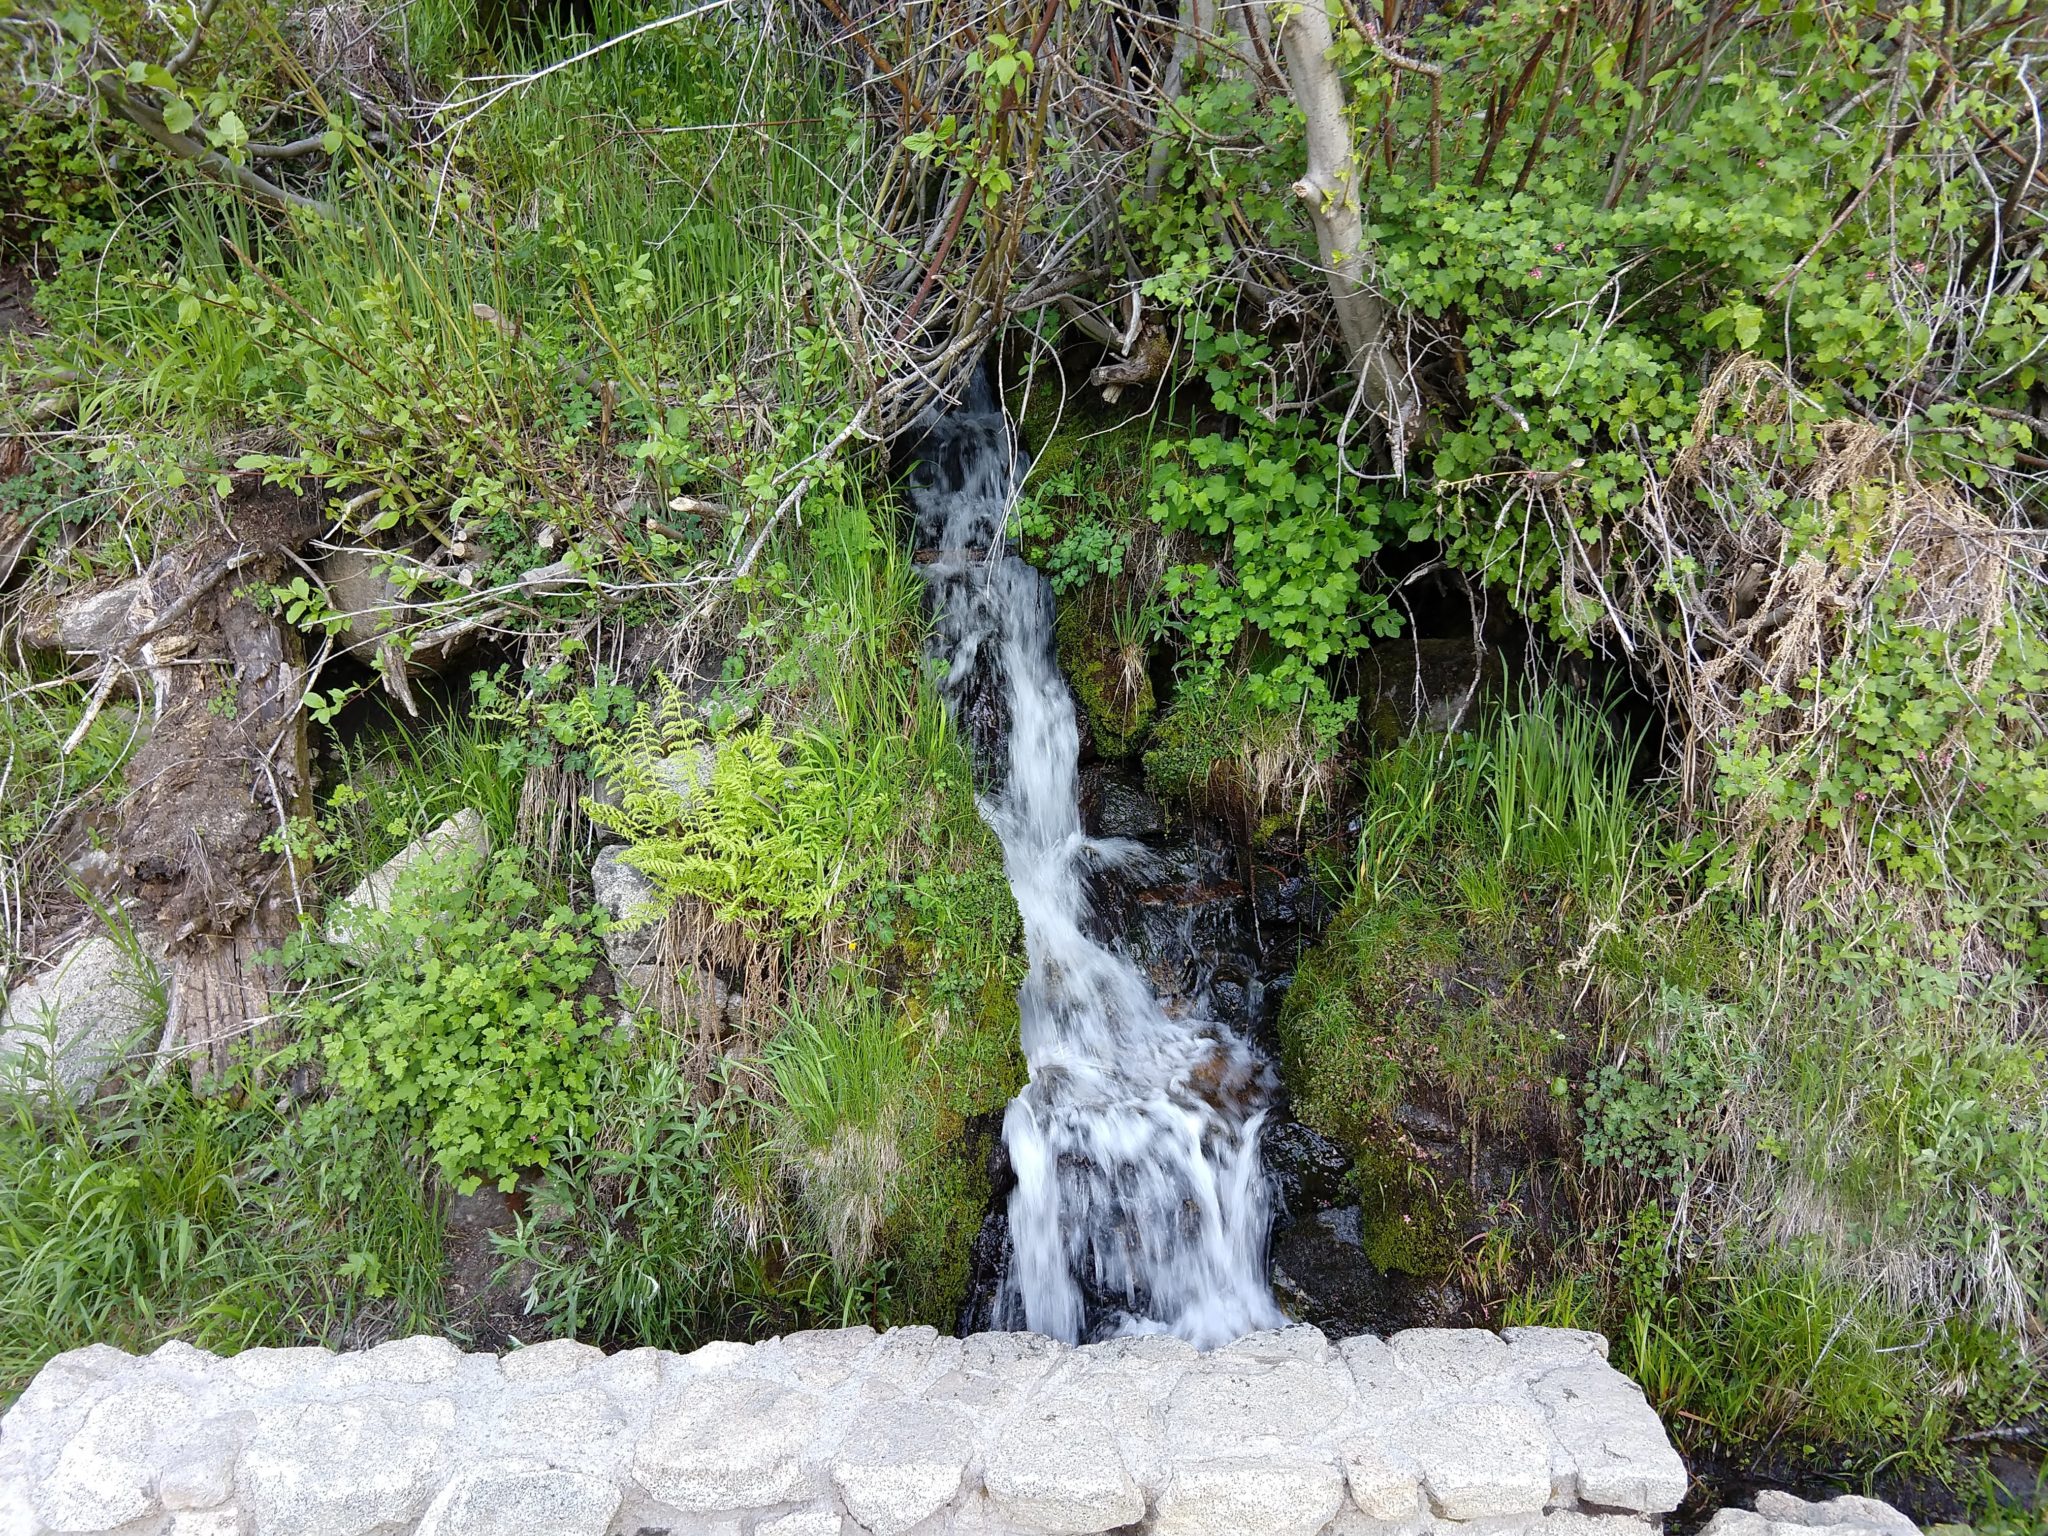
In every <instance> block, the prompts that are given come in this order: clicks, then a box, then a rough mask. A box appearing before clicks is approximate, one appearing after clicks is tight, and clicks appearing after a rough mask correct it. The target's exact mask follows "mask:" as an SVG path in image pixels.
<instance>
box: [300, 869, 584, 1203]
mask: <svg viewBox="0 0 2048 1536" xmlns="http://www.w3.org/2000/svg"><path fill="white" fill-rule="evenodd" d="M458 862H459V861H458ZM464 873H466V871H465V872H464ZM449 894H450V893H449V891H448V889H447V885H446V881H445V877H442V876H441V875H440V872H438V871H433V870H429V869H426V868H424V867H423V868H421V869H420V870H418V871H416V872H415V873H413V874H411V875H409V876H408V877H406V878H403V879H401V881H400V883H399V887H398V890H397V891H396V892H395V893H394V895H393V898H392V905H391V909H390V911H389V912H388V913H387V914H383V915H381V917H378V918H373V917H370V916H367V915H358V914H351V916H350V921H349V934H348V938H347V941H346V942H345V943H344V944H342V945H340V946H331V945H326V944H317V943H310V942H309V943H308V944H306V945H305V946H304V947H303V948H302V951H301V955H300V964H301V969H302V971H303V972H304V974H306V975H307V976H308V977H309V978H311V979H314V980H319V979H323V978H326V977H331V976H333V975H335V974H336V973H337V972H343V973H345V972H346V971H347V969H348V968H349V967H350V965H351V963H352V961H354V960H355V959H356V958H357V957H358V955H359V954H360V946H363V945H365V944H371V945H374V946H375V952H374V955H373V957H372V958H371V960H370V962H369V963H368V965H367V966H366V967H365V969H364V974H363V975H362V976H361V978H360V979H359V980H358V981H356V982H355V983H354V984H353V985H349V986H345V987H343V988H342V989H340V990H337V991H333V992H323V993H314V994H311V995H310V996H309V997H308V999H307V1001H306V1002H305V1004H304V1006H303V1008H302V1018H303V1021H304V1028H305V1030H306V1031H307V1033H308V1036H309V1038H310V1039H311V1040H314V1041H317V1045H318V1051H319V1055H320V1059H321V1060H322V1061H323V1062H324V1064H325V1065H326V1068H327V1072H328V1075H329V1082H330V1083H331V1085H332V1087H333V1090H334V1091H335V1092H336V1093H337V1094H339V1095H340V1096H341V1097H342V1098H344V1099H346V1100H348V1101H349V1102H350V1103H351V1104H353V1105H355V1106H357V1107H359V1108H360V1109H361V1110H362V1111H363V1112H364V1113H366V1114H368V1115H370V1116H372V1117H374V1118H376V1119H379V1120H381V1121H383V1122H385V1123H387V1124H389V1125H390V1126H391V1127H392V1128H393V1129H394V1130H395V1131H397V1132H398V1133H400V1134H403V1135H407V1136H414V1137H418V1138H419V1139H420V1140H421V1142H422V1143H423V1144H424V1146H425V1148H426V1150H427V1152H428V1155H429V1156H430V1157H431V1158H432V1159H433V1161H434V1163H435V1164H436V1166H438V1167H439V1168H440V1170H441V1172H442V1174H443V1175H444V1176H445V1177H447V1178H448V1179H449V1180H450V1181H452V1182H454V1183H456V1184H457V1185H458V1186H459V1187H460V1188H462V1189H465V1190H472V1189H475V1188H476V1187H477V1185H478V1184H479V1183H481V1182H482V1181H483V1180H485V1179H490V1180H494V1181H496V1182H497V1184H498V1185H499V1187H500V1188H503V1189H510V1188H511V1187H512V1185H513V1183H514V1182H515V1181H516V1180H517V1178H518V1177H519V1175H520V1174H521V1173H522V1172H523V1171H525V1170H528V1169H533V1168H540V1167H545V1166H546V1165H547V1162H548V1159H549V1157H550V1155H551V1152H552V1149H553V1147H554V1145H555V1143H556V1141H557V1140H558V1139H559V1138H560V1137H561V1136H562V1135H564V1134H565V1133H566V1132H569V1131H571V1130H573V1129H574V1128H575V1127H577V1126H578V1125H581V1124H584V1123H585V1122H587V1120H588V1118H589V1116H590V1113H591V1099H592V1092H593V1088H592V1083H593V1073H594V1071H595V1068H596V1065H597V1063H598V1062H600V1061H601V1060H602V1059H603V1058H604V1056H605V1055H606V1054H607V1052H608V1051H610V1050H613V1049H616V1048H617V1044H616V1040H615V1038H614V1037H613V1035H612V1033H611V1030H610V1026H609V1024H608V1021H607V1019H606V1008H605V1004H604V1001H603V999H602V998H600V997H597V996H594V995H590V994H588V993H587V992H586V986H587V983H588V982H589V980H590V976H591V973H592V971H593V970H595V969H596V956H597V942H596V938H595V935H594V930H593V923H592V919H591V918H589V917H588V916H584V915H579V914H576V913H574V912H572V911H570V910H569V909H567V908H566V907H556V908H553V909H552V910H549V911H547V912H545V913H544V914H540V915H539V916H538V919H537V920H536V917H535V911H534V909H535V906H536V903H537V899H538V897H539V895H540V891H539V888H538V887H537V886H535V885H534V884H533V883H532V882H531V881H529V880H527V879H525V878H524V877H523V876H522V875H521V873H520V860H519V858H518V856H517V855H516V854H500V855H498V856H497V857H496V858H495V859H493V860H492V861H491V862H490V864H489V867H488V868H487V870H486V871H485V872H484V874H483V877H482V879H481V881H480V886H479V891H478V896H477V900H476V901H475V903H474V905H473V906H471V907H470V909H469V910H467V911H462V912H460V913H457V914H453V915H451V914H449V913H448V912H447V911H446V910H445V908H446V905H447V900H448V897H449Z"/></svg>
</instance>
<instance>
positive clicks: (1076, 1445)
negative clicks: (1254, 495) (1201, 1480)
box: [981, 1407, 1145, 1536]
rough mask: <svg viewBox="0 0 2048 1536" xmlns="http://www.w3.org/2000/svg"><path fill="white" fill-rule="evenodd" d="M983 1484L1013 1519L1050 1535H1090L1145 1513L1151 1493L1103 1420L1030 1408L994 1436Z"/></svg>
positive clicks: (1112, 1527)
mask: <svg viewBox="0 0 2048 1536" xmlns="http://www.w3.org/2000/svg"><path fill="white" fill-rule="evenodd" d="M981 1476H982V1486H983V1487H984V1488H986V1489H987V1490H988V1496H989V1499H990V1501H991V1502H992V1503H994V1505H995V1506H996V1508H997V1509H999V1510H1000V1511H1001V1512H1002V1513H1003V1514H1004V1515H1005V1516H1007V1517H1008V1518H1009V1519H1011V1520H1013V1521H1015V1522H1016V1523H1017V1524H1018V1525H1020V1526H1022V1527H1024V1528H1025V1529H1026V1530H1029V1531H1044V1532H1047V1533H1050V1536H1083V1533H1088V1532H1095V1531H1108V1530H1114V1529H1115V1528H1116V1527H1118V1526H1121V1525H1132V1524H1135V1523H1136V1522H1137V1521H1139V1520H1141V1519H1143V1518H1144V1515H1145V1494H1144V1491H1143V1490H1142V1489H1140V1488H1139V1487H1138V1484H1137V1482H1136V1481H1135V1480H1134V1479H1133V1478H1132V1476H1131V1474H1130V1471H1129V1470H1128V1469H1127V1468H1126V1467H1125V1466H1124V1462H1123V1458H1122V1457H1121V1456H1120V1455H1118V1454H1117V1450H1116V1441H1115V1438H1114V1436H1113V1434H1112V1432H1111V1430H1110V1427H1109V1426H1108V1424H1106V1423H1105V1422H1104V1421H1103V1420H1102V1419H1101V1418H1099V1417H1097V1416H1094V1415H1090V1414H1069V1413H1061V1412H1059V1411H1057V1409H1052V1410H1050V1411H1048V1410H1046V1409H1043V1408H1037V1407H1028V1408H1026V1409H1025V1410H1024V1411H1023V1412H1022V1413H1021V1414H1019V1415H1018V1416H1017V1417H1016V1418H1015V1419H1013V1420H1012V1421H1011V1422H1010V1423H1009V1424H1007V1425H1005V1426H1004V1427H1003V1429H1002V1430H1001V1431H1000V1432H999V1433H998V1434H996V1435H995V1436H994V1438H993V1440H992V1441H991V1443H990V1444H989V1446H988V1449H987V1452H986V1455H985V1457H984V1460H983V1465H982V1474H981Z"/></svg>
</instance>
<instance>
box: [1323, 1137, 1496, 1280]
mask: <svg viewBox="0 0 2048 1536" xmlns="http://www.w3.org/2000/svg"><path fill="white" fill-rule="evenodd" d="M1351 1176H1352V1179H1353V1181H1354V1184H1355V1186H1356V1189H1357V1192H1358V1214H1359V1237H1360V1239H1361V1240H1362V1242H1363V1243H1364V1245H1365V1256H1366V1258H1367V1259H1368V1260H1370V1261H1371V1263H1372V1266H1373V1268H1375V1269H1377V1270H1379V1271H1380V1272H1381V1273H1383V1274H1401V1275H1410V1276H1413V1277H1414V1278H1416V1279H1418V1280H1424V1281H1429V1282H1432V1283H1435V1282H1439V1281H1442V1280H1445V1279H1448V1278H1449V1277H1450V1275H1451V1273H1452V1271H1453V1270H1454V1269H1455V1268H1456V1266H1457V1262H1458V1252H1459V1250H1460V1248H1461V1247H1462V1246H1463V1238H1464V1231H1465V1224H1466V1222H1467V1221H1468V1220H1469V1219H1470V1217H1471V1214H1472V1202H1471V1199H1470V1196H1469V1194H1468V1193H1467V1191H1466V1189H1465V1187H1464V1186H1463V1185H1462V1184H1459V1183H1457V1182H1456V1181H1452V1182H1450V1183H1447V1184H1441V1183H1439V1182H1438V1181H1437V1180H1436V1179H1435V1178H1433V1177H1432V1176H1431V1174H1430V1170H1429V1167H1428V1165H1427V1164H1426V1163H1423V1162H1420V1161H1417V1160H1416V1159H1413V1158H1411V1157H1408V1156H1406V1155H1404V1154H1403V1153H1402V1152H1400V1151H1398V1150H1395V1149H1394V1148H1393V1147H1392V1146H1390V1145H1389V1144H1387V1143H1386V1142H1376V1143H1373V1144H1370V1145H1367V1146H1365V1147H1362V1148H1360V1149H1359V1151H1358V1153H1357V1161H1356V1162H1355V1163H1354V1164H1353V1165H1352V1174H1351Z"/></svg>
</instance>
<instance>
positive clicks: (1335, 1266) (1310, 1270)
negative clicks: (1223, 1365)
mask: <svg viewBox="0 0 2048 1536" xmlns="http://www.w3.org/2000/svg"><path fill="white" fill-rule="evenodd" d="M1321 1214H1322V1215H1323V1216H1335V1215H1337V1214H1338V1213H1337V1212H1327V1211H1326V1212H1323V1213H1321ZM1348 1214H1349V1215H1350V1216H1351V1218H1352V1220H1351V1224H1350V1228H1349V1231H1348V1233H1347V1231H1346V1230H1345V1228H1344V1225H1343V1224H1342V1223H1341V1222H1336V1223H1332V1222H1326V1221H1323V1220H1319V1219H1314V1218H1311V1219H1310V1220H1307V1221H1298V1222H1295V1223H1293V1224H1292V1225H1290V1226H1288V1227H1287V1228H1285V1229H1284V1230H1283V1231H1281V1232H1279V1233H1278V1234H1277V1235H1276V1236H1275V1237H1274V1239H1273V1262H1272V1278H1273V1291H1274V1295H1275V1297H1276V1298H1277V1299H1278V1300H1279V1302H1280V1304H1281V1306H1282V1307H1284V1308H1285V1309H1286V1311H1287V1312H1288V1314H1289V1315H1290V1316H1292V1317H1293V1318H1295V1319H1296V1320H1297V1321H1299V1322H1304V1323H1313V1324H1314V1325H1315V1326H1316V1327H1318V1328H1321V1329H1322V1330H1323V1331H1324V1332H1325V1333H1327V1334H1329V1335H1330V1337H1332V1338H1338V1337H1344V1338H1349V1337H1352V1336H1353V1335H1356V1334H1361V1333H1388V1332H1392V1331H1393V1330H1395V1329H1397V1328H1400V1327H1401V1326H1403V1325H1404V1323H1405V1322H1406V1320H1407V1312H1406V1309H1405V1307H1404V1305H1403V1301H1404V1298H1403V1296H1402V1288H1401V1287H1400V1286H1398V1285H1397V1284H1396V1283H1395V1282H1394V1281H1393V1280H1392V1279H1390V1278H1389V1277H1388V1276H1386V1275H1383V1274H1381V1273H1380V1272H1379V1271H1378V1270H1376V1269H1374V1268H1373V1267H1372V1266H1371V1265H1370V1264H1368V1263H1366V1262H1365V1256H1364V1254H1363V1253H1361V1252H1360V1251H1359V1248H1358V1244H1357V1241H1356V1231H1357V1216H1358V1213H1357V1210H1356V1209H1355V1208H1354V1209H1352V1210H1351V1211H1350V1212H1349V1213H1348Z"/></svg>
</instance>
